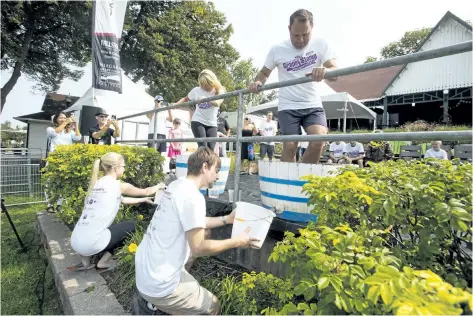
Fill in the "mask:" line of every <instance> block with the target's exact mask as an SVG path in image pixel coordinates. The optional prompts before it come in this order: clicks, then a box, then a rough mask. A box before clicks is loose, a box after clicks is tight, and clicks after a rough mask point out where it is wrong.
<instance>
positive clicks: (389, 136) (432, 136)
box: [121, 130, 473, 144]
mask: <svg viewBox="0 0 473 316" xmlns="http://www.w3.org/2000/svg"><path fill="white" fill-rule="evenodd" d="M472 137H473V132H472V131H471V130H470V131H469V130H464V131H444V132H402V133H383V134H381V133H379V134H378V133H376V134H374V133H363V134H361V133H360V134H326V135H325V134H324V135H285V136H250V137H241V138H240V139H239V140H237V139H236V138H233V137H203V138H179V139H158V140H157V141H156V143H158V144H160V143H170V142H180V143H194V142H205V141H207V142H222V143H229V142H238V141H241V142H243V143H253V142H264V141H268V142H279V143H283V142H294V141H296V142H317V141H318V142H322V141H324V142H326V141H329V142H333V141H337V140H341V141H349V140H356V141H359V142H364V141H372V140H387V141H389V140H462V141H463V140H464V141H471V138H472ZM147 142H148V139H139V140H125V141H121V143H134V144H136V143H147Z"/></svg>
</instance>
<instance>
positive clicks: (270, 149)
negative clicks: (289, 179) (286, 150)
mask: <svg viewBox="0 0 473 316" xmlns="http://www.w3.org/2000/svg"><path fill="white" fill-rule="evenodd" d="M272 120H273V112H268V113H266V121H265V122H264V123H263V126H262V127H261V128H260V131H259V132H260V135H262V136H275V135H276V124H274V122H273V121H272ZM266 153H268V158H269V161H272V160H273V155H274V142H261V143H260V159H261V160H263V159H264V157H265V156H266Z"/></svg>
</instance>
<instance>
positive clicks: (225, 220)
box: [220, 216, 227, 225]
mask: <svg viewBox="0 0 473 316" xmlns="http://www.w3.org/2000/svg"><path fill="white" fill-rule="evenodd" d="M220 218H221V219H222V222H223V225H227V217H226V216H222V217H220Z"/></svg>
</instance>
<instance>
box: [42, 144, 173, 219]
mask: <svg viewBox="0 0 473 316" xmlns="http://www.w3.org/2000/svg"><path fill="white" fill-rule="evenodd" d="M107 152H117V153H119V154H121V155H123V156H124V158H125V162H126V168H125V173H124V175H123V177H122V178H121V180H122V181H124V182H128V183H131V184H133V185H134V186H136V187H139V188H146V187H149V186H153V185H156V184H157V183H159V182H160V181H162V180H163V179H164V174H163V168H162V165H163V161H164V160H163V158H162V157H161V156H160V155H159V154H158V153H157V152H156V151H155V150H153V149H150V148H143V147H128V146H119V145H112V146H103V145H102V146H98V145H82V144H76V145H72V146H58V147H57V149H56V150H55V151H54V152H53V153H52V154H51V155H50V156H49V157H48V166H47V167H46V168H45V171H46V172H45V174H44V177H43V181H44V183H45V184H46V191H47V193H48V195H49V199H50V201H57V200H58V199H59V198H61V197H62V198H64V199H65V200H64V202H63V210H62V211H61V212H58V213H57V215H58V216H59V217H60V218H61V219H62V220H63V221H64V222H65V223H66V224H69V225H71V224H73V223H75V222H76V221H77V219H78V218H79V216H80V214H81V213H82V209H83V206H84V198H85V196H86V194H87V188H88V185H89V181H90V175H91V173H92V165H93V162H94V160H95V159H99V158H100V157H102V156H103V155H104V154H106V153H107ZM122 208H124V209H123V212H120V213H119V216H117V220H121V219H123V218H128V217H134V216H135V213H136V212H138V211H139V210H141V209H143V208H146V209H149V206H146V205H138V206H127V207H123V206H122Z"/></svg>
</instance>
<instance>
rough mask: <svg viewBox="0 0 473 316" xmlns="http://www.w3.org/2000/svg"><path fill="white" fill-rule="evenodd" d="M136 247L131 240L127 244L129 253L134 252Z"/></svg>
mask: <svg viewBox="0 0 473 316" xmlns="http://www.w3.org/2000/svg"><path fill="white" fill-rule="evenodd" d="M136 248H138V246H137V245H136V244H135V243H134V242H132V243H131V244H130V245H129V246H128V251H129V252H131V253H135V252H136Z"/></svg>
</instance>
